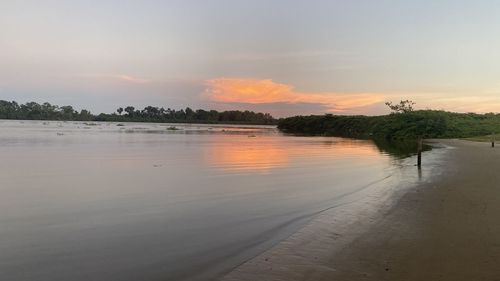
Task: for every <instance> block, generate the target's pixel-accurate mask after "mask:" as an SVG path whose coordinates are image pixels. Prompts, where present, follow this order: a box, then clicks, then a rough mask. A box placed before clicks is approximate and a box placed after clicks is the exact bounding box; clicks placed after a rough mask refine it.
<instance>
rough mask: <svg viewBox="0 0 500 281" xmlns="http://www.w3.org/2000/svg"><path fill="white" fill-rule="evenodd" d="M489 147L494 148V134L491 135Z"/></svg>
mask: <svg viewBox="0 0 500 281" xmlns="http://www.w3.org/2000/svg"><path fill="white" fill-rule="evenodd" d="M491 147H495V133H492V134H491Z"/></svg>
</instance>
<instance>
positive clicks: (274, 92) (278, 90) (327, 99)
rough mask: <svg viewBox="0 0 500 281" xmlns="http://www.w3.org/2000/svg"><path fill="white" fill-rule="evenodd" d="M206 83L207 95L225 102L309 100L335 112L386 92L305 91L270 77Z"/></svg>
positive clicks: (370, 102) (379, 99)
mask: <svg viewBox="0 0 500 281" xmlns="http://www.w3.org/2000/svg"><path fill="white" fill-rule="evenodd" d="M206 86H207V89H206V90H205V95H206V96H207V97H208V98H209V99H210V100H212V101H216V102H223V103H250V104H264V103H289V104H297V103H310V104H320V105H323V106H325V107H326V108H327V109H328V110H329V111H332V112H343V111H349V110H352V109H356V108H360V107H366V106H369V105H373V104H376V103H379V102H382V101H384V96H382V95H380V94H371V93H359V94H342V93H328V92H326V93H302V92H297V91H294V89H293V87H292V86H290V85H286V84H281V83H276V82H274V81H272V80H270V79H267V80H256V79H236V78H218V79H212V80H208V81H206Z"/></svg>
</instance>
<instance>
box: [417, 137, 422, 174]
mask: <svg viewBox="0 0 500 281" xmlns="http://www.w3.org/2000/svg"><path fill="white" fill-rule="evenodd" d="M417 153H418V156H417V167H418V168H419V169H420V168H421V167H422V137H419V138H418V140H417Z"/></svg>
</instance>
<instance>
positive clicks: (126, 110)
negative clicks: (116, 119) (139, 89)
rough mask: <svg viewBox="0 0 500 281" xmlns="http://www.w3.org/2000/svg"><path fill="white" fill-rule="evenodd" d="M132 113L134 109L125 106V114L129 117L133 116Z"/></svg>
mask: <svg viewBox="0 0 500 281" xmlns="http://www.w3.org/2000/svg"><path fill="white" fill-rule="evenodd" d="M134 111H135V107H133V106H127V107H125V112H127V114H128V115H129V116H132V115H134Z"/></svg>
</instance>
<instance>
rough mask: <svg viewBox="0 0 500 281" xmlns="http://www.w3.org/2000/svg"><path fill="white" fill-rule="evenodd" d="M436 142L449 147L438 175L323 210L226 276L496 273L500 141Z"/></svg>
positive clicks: (466, 276) (467, 276)
mask: <svg viewBox="0 0 500 281" xmlns="http://www.w3.org/2000/svg"><path fill="white" fill-rule="evenodd" d="M438 143H440V144H443V145H447V146H449V147H452V148H451V149H449V150H448V151H447V152H446V153H445V154H443V156H442V159H441V162H440V163H441V164H439V165H441V167H439V169H440V172H439V174H438V175H434V176H433V177H432V179H431V180H429V181H422V182H420V183H418V184H417V185H416V186H414V187H411V188H410V189H409V190H408V191H407V192H404V194H403V195H401V196H400V197H398V198H395V197H394V196H393V197H392V198H393V199H394V198H395V199H396V202H395V203H394V202H392V203H391V200H390V199H387V200H385V201H384V200H379V199H380V198H373V199H374V200H367V201H364V202H357V203H355V204H357V206H356V207H357V208H355V211H353V208H350V209H349V210H350V211H346V210H347V209H346V210H343V208H336V209H334V210H332V211H331V212H327V213H324V214H322V215H320V216H319V217H318V218H317V219H316V220H314V221H313V222H311V223H310V224H309V225H308V226H306V227H305V228H304V229H302V230H301V231H299V232H298V233H296V234H295V235H293V236H291V237H290V238H289V239H287V240H285V241H283V242H281V243H280V244H278V245H277V246H275V247H274V248H272V249H270V250H268V251H267V252H265V253H263V254H261V255H260V256H257V257H256V258H254V259H252V260H250V261H248V262H247V263H245V264H243V265H241V266H240V267H238V268H237V269H235V270H234V271H233V272H231V273H229V274H228V275H226V276H225V277H224V278H223V280H224V281H229V280H263V281H269V280H288V281H293V280H315V281H318V280H346V281H347V280H349V281H352V280H450V281H451V280H454V281H456V280H496V279H495V278H499V277H500V267H499V266H498V264H499V261H500V223H499V220H500V171H499V169H500V148H499V149H495V148H491V147H489V146H488V144H486V143H479V142H470V141H461V140H442V141H441V140H440V141H438ZM424 169H425V158H424ZM403 184H404V183H403ZM381 196H383V195H381ZM396 197H397V196H396ZM374 202H375V203H374ZM377 202H378V203H377ZM374 208H376V211H374Z"/></svg>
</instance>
